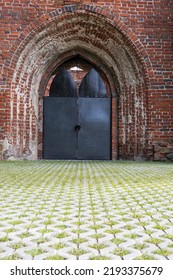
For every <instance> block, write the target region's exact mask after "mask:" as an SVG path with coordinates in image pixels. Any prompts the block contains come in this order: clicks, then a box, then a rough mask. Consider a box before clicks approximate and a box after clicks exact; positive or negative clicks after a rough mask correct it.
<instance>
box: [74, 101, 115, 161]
mask: <svg viewBox="0 0 173 280" xmlns="http://www.w3.org/2000/svg"><path fill="white" fill-rule="evenodd" d="M79 124H80V125H81V129H80V131H79V133H78V159H110V99H109V98H79Z"/></svg>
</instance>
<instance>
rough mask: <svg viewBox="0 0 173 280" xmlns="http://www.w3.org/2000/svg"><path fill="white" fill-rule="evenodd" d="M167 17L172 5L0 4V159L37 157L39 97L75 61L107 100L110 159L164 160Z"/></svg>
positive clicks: (171, 94)
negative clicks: (96, 80)
mask: <svg viewBox="0 0 173 280" xmlns="http://www.w3.org/2000/svg"><path fill="white" fill-rule="evenodd" d="M172 17H173V2H172V0H155V1H152V0H143V1H141V0H133V1H130V0H117V1H106V0H104V1H96V0H93V1H57V0H54V1H52V0H44V1H42V0H41V1H36V0H16V1H13V3H12V2H11V1H8V0H0V23H1V25H0V32H1V37H0V68H1V76H0V86H1V91H0V117H1V118H0V157H1V159H14V158H19V159H22V158H26V159H37V158H38V157H41V152H39V153H40V154H39V156H38V151H41V146H42V136H41V132H42V129H43V122H42V113H43V112H42V97H43V96H44V95H45V92H46V88H47V85H48V84H49V83H50V82H49V81H50V79H51V77H52V75H53V74H54V72H55V70H56V69H58V67H59V66H60V65H62V64H63V63H65V62H68V61H70V60H72V59H75V57H79V56H80V57H81V58H82V59H85V60H86V61H88V63H89V64H92V65H93V66H94V67H96V68H97V69H98V71H100V73H101V75H102V76H103V78H104V79H105V82H106V83H107V84H108V87H109V90H110V92H111V95H112V99H113V101H112V158H120V159H143V158H147V159H151V160H152V159H155V160H165V159H171V155H172V152H173V144H172V139H173V72H172V58H173V47H172V31H173V18H172ZM160 143H162V144H160ZM163 143H164V145H163ZM165 145H166V146H165ZM39 147H40V148H39ZM165 147H166V148H165ZM163 154H164V156H163Z"/></svg>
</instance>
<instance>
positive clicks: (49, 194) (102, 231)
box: [0, 161, 173, 259]
mask: <svg viewBox="0 0 173 280" xmlns="http://www.w3.org/2000/svg"><path fill="white" fill-rule="evenodd" d="M0 178H1V186H0V189H1V196H0V205H1V206H0V214H1V216H0V226H1V233H3V235H1V237H0V243H2V244H5V245H7V244H10V247H11V248H13V249H14V250H18V249H20V248H22V246H23V247H24V248H25V244H26V243H27V242H32V244H35V246H36V247H38V245H39V246H40V247H41V246H42V245H45V246H50V248H52V249H54V250H57V252H56V253H55V254H52V253H50V254H49V255H48V257H46V259H49V258H50V259H64V257H62V256H61V251H58V250H63V249H66V247H68V250H66V251H67V252H68V253H67V254H69V258H70V255H71V256H73V258H74V256H76V258H77V259H79V258H80V259H82V256H83V255H85V254H86V252H87V254H89V255H88V259H107V258H108V259H109V257H107V256H105V255H104V254H101V252H102V250H104V249H105V248H106V251H107V250H108V251H109V252H110V254H114V256H119V257H121V258H123V257H124V256H125V255H126V254H130V252H131V251H130V250H131V249H134V248H135V249H136V250H138V251H139V252H140V253H138V255H139V254H141V255H139V256H137V257H136V258H138V259H150V258H151V259H152V258H156V259H157V258H158V256H159V255H162V256H164V257H165V258H169V255H170V254H172V249H171V248H172V241H173V236H172V235H171V234H168V233H167V232H171V228H173V223H172V221H171V220H170V217H172V215H173V207H172V206H171V205H172V200H173V164H171V163H153V162H138V163H137V162H129V161H126V162H123V161H122V162H121V161H120V162H113V161H35V162H32V161H15V162H6V161H3V162H0ZM135 229H136V231H135ZM168 230H169V231H168ZM143 234H145V237H146V238H144V239H141V238H142V237H143ZM154 234H156V236H157V238H155V237H153V236H155V235H154ZM146 235H147V236H148V238H147V236H146ZM15 238H18V239H19V240H18V242H16V239H15ZM107 238H108V239H107ZM138 238H139V239H138ZM56 240H57V242H56ZM64 240H65V241H66V240H67V243H66V242H64ZM129 240H131V241H132V242H131V243H132V245H128V248H127V247H126V243H128V242H127V241H129ZM142 240H143V241H142ZM165 240H166V241H168V240H169V241H170V244H169V245H168V247H167V248H166V249H159V248H158V250H154V252H155V256H153V255H154V253H153V252H151V253H150V254H147V247H149V246H150V244H154V245H156V246H159V244H160V243H161V242H164V241H165ZM23 241H24V242H23ZM141 242H142V243H141ZM46 244H49V245H46ZM69 244H73V246H72V247H74V246H76V248H70V245H69ZM83 244H84V248H85V249H83V248H82V246H83ZM120 244H121V245H120ZM115 245H120V246H121V249H115V250H112V246H115ZM26 246H27V244H26ZM105 246H107V247H105ZM169 248H170V250H169ZM27 249H28V246H27ZM38 249H39V250H38V251H37V250H36V251H35V250H34V251H33V250H27V252H29V254H30V255H31V256H32V257H33V258H34V257H35V256H37V255H38V254H42V253H43V252H44V250H43V249H41V248H38ZM40 250H42V251H40ZM93 250H97V251H99V254H98V256H97V255H93ZM118 250H119V251H118ZM143 250H144V251H143ZM90 251H91V252H90ZM112 251H114V252H112ZM69 252H70V253H69ZM143 252H145V253H143ZM0 253H1V252H0ZM46 253H47V251H46ZM47 254H48V253H47ZM3 255H4V252H3ZM0 257H1V256H0ZM10 257H11V258H12V259H13V258H14V259H15V258H18V255H17V254H12V255H11V256H8V255H7V256H6V258H7V259H9V258H10ZM134 259H135V256H134Z"/></svg>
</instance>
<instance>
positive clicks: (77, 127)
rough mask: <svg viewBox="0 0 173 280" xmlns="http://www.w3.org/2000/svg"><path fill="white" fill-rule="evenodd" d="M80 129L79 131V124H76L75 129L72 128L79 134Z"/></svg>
mask: <svg viewBox="0 0 173 280" xmlns="http://www.w3.org/2000/svg"><path fill="white" fill-rule="evenodd" d="M80 129H81V125H80V124H79V123H78V124H76V125H75V127H74V130H75V131H76V132H79V130H80Z"/></svg>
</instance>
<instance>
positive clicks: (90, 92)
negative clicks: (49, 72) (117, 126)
mask: <svg viewBox="0 0 173 280" xmlns="http://www.w3.org/2000/svg"><path fill="white" fill-rule="evenodd" d="M63 71H64V70H63ZM61 75H62V73H61ZM65 75H66V77H68V75H67V73H66V72H65ZM94 75H95V76H96V77H95V78H94V80H95V83H91V82H90V80H91V78H92V79H93V77H94ZM96 78H97V79H98V77H97V75H96V74H95V72H94V73H93V72H91V71H90V72H89V73H88V75H86V77H85V78H84V80H83V82H82V83H81V88H80V91H79V94H81V95H80V96H82V97H77V96H76V97H69V96H70V94H69V95H68V97H55V96H56V94H55V88H53V87H52V88H53V89H54V91H52V92H53V94H52V96H53V97H52V96H51V97H44V135H43V139H44V146H43V157H44V158H45V159H87V160H89V159H110V105H111V102H110V98H103V97H106V96H105V95H104V94H105V89H103V86H102V84H101V82H100V80H99V79H98V82H99V87H98V86H97V87H96V86H94V87H92V84H93V85H96V84H98V83H96ZM56 81H57V78H56ZM68 81H69V85H70V84H72V81H71V77H70V78H69V80H68ZM69 87H70V86H69ZM96 89H97V92H94V91H96ZM101 89H102V90H101ZM98 91H99V92H100V93H101V96H102V97H99V92H98ZM69 92H70V91H69ZM74 92H75V91H74V90H73V96H74ZM66 94H67V91H66ZM64 96H67V95H64ZM85 96H90V97H85ZM93 96H94V97H93Z"/></svg>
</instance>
